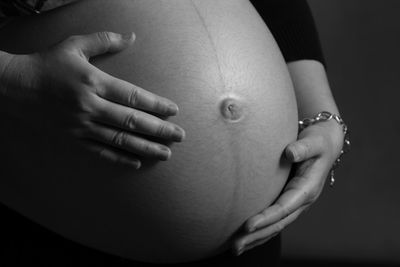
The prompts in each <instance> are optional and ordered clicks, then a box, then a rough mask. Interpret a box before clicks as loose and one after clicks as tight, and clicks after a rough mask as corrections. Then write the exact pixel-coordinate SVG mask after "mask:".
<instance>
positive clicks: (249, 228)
mask: <svg viewBox="0 0 400 267" xmlns="http://www.w3.org/2000/svg"><path fill="white" fill-rule="evenodd" d="M256 228H257V227H256V225H255V224H253V225H250V226H248V227H247V232H249V233H251V232H254V231H255V230H256Z"/></svg>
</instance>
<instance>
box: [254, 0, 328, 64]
mask: <svg viewBox="0 0 400 267" xmlns="http://www.w3.org/2000/svg"><path fill="white" fill-rule="evenodd" d="M250 2H251V3H252V4H253V6H254V7H255V8H256V9H257V11H258V13H259V14H260V16H261V17H262V18H263V19H264V21H265V23H266V24H267V26H268V28H269V29H270V31H271V33H272V35H273V36H274V38H275V40H276V42H277V43H278V46H279V48H280V49H281V51H282V54H283V56H284V58H285V60H286V62H292V61H297V60H302V59H312V60H317V61H319V62H321V63H322V64H323V65H326V62H325V59H324V56H323V53H322V49H321V43H320V40H319V35H318V31H317V28H316V25H315V21H314V18H313V16H312V13H311V10H310V7H309V5H308V3H307V1H306V0H250Z"/></svg>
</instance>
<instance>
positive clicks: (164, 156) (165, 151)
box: [157, 146, 171, 160]
mask: <svg viewBox="0 0 400 267" xmlns="http://www.w3.org/2000/svg"><path fill="white" fill-rule="evenodd" d="M159 148H160V150H159V153H158V154H157V157H158V159H159V160H168V159H169V158H170V157H171V150H170V149H169V148H168V147H165V146H160V147H159Z"/></svg>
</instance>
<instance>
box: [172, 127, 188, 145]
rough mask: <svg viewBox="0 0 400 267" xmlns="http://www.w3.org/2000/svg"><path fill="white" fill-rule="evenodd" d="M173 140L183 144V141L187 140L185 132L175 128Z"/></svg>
mask: <svg viewBox="0 0 400 267" xmlns="http://www.w3.org/2000/svg"><path fill="white" fill-rule="evenodd" d="M172 138H173V140H174V141H175V142H181V141H182V140H183V139H185V131H184V130H183V129H182V128H180V127H178V126H175V127H174V133H173V134H172Z"/></svg>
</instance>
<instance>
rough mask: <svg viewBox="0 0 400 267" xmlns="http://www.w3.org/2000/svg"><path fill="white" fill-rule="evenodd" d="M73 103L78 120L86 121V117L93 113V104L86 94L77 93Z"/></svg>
mask: <svg viewBox="0 0 400 267" xmlns="http://www.w3.org/2000/svg"><path fill="white" fill-rule="evenodd" d="M75 105H76V108H77V110H78V113H79V116H78V120H79V121H86V120H87V117H88V116H89V115H90V114H92V113H93V104H92V101H91V99H90V97H89V96H88V95H85V94H79V95H77V97H76V99H75Z"/></svg>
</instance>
